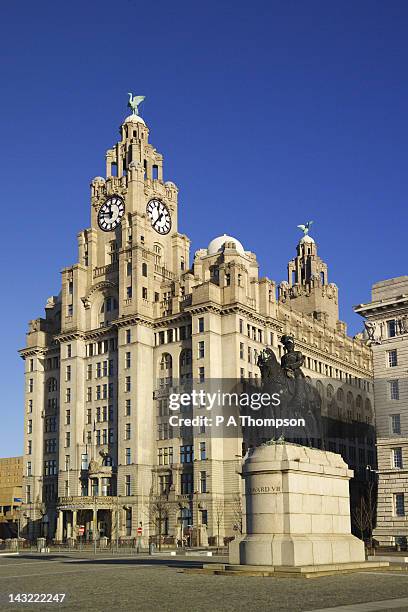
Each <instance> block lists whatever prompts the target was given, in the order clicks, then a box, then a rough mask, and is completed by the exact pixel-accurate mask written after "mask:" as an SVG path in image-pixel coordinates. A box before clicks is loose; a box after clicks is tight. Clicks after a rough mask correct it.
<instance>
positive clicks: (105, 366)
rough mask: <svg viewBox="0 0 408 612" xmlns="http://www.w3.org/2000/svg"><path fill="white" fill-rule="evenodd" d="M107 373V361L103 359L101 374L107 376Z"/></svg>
mask: <svg viewBox="0 0 408 612" xmlns="http://www.w3.org/2000/svg"><path fill="white" fill-rule="evenodd" d="M107 375H108V362H107V361H104V362H103V363H102V376H107Z"/></svg>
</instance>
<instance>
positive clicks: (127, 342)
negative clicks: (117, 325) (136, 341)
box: [126, 329, 132, 344]
mask: <svg viewBox="0 0 408 612" xmlns="http://www.w3.org/2000/svg"><path fill="white" fill-rule="evenodd" d="M131 341H132V330H130V329H127V330H126V344H130V342H131Z"/></svg>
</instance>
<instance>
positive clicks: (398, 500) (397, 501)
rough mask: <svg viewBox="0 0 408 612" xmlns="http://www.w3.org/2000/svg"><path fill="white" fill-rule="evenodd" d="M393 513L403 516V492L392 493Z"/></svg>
mask: <svg viewBox="0 0 408 612" xmlns="http://www.w3.org/2000/svg"><path fill="white" fill-rule="evenodd" d="M394 513H395V514H396V516H405V500H404V493H395V495H394Z"/></svg>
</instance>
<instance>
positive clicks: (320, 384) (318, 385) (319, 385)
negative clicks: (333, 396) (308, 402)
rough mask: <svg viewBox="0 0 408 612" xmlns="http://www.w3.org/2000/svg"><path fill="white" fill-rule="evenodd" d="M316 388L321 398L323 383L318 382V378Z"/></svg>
mask: <svg viewBox="0 0 408 612" xmlns="http://www.w3.org/2000/svg"><path fill="white" fill-rule="evenodd" d="M316 389H317V392H318V393H319V395H320V397H321V398H322V399H323V397H324V389H323V385H322V383H321V382H320V380H318V381H317V382H316Z"/></svg>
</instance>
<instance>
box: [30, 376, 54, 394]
mask: <svg viewBox="0 0 408 612" xmlns="http://www.w3.org/2000/svg"><path fill="white" fill-rule="evenodd" d="M33 390H34V380H33V379H32V378H29V380H28V392H29V393H32V392H33ZM48 390H49V389H48Z"/></svg>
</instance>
